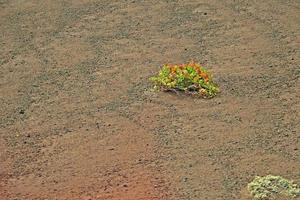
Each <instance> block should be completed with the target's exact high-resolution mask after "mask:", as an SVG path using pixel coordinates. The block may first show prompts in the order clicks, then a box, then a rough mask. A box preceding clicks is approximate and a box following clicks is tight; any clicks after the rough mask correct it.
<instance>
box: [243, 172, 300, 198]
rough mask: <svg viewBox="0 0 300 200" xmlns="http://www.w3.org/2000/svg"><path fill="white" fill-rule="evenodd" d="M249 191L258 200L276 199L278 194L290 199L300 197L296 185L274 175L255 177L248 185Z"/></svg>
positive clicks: (299, 190) (299, 191)
mask: <svg viewBox="0 0 300 200" xmlns="http://www.w3.org/2000/svg"><path fill="white" fill-rule="evenodd" d="M248 190H249V192H250V193H251V195H252V196H253V197H254V199H258V200H267V199H274V198H275V195H276V194H281V195H286V196H290V197H299V196H300V188H299V187H298V186H297V185H296V184H294V183H293V182H292V181H289V180H287V179H284V178H282V177H280V176H273V175H267V176H264V177H260V176H257V177H255V179H254V180H253V181H252V182H251V183H249V184H248Z"/></svg>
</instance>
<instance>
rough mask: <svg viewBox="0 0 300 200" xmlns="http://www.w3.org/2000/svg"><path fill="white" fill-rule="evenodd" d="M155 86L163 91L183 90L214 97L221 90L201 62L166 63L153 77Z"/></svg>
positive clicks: (188, 92)
mask: <svg viewBox="0 0 300 200" xmlns="http://www.w3.org/2000/svg"><path fill="white" fill-rule="evenodd" d="M150 80H151V81H153V82H154V87H155V88H157V89H160V90H163V91H174V92H178V91H183V92H185V93H187V94H192V95H198V96H202V97H213V96H215V95H216V94H217V93H218V92H219V88H218V86H217V85H216V84H215V83H214V82H213V80H212V76H211V74H210V73H208V72H207V70H206V69H205V68H204V67H202V66H201V65H200V64H197V63H194V62H190V63H188V64H180V65H171V64H165V65H163V66H162V68H161V69H160V71H159V73H158V75H157V76H154V77H151V78H150Z"/></svg>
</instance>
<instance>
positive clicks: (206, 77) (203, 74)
mask: <svg viewBox="0 0 300 200" xmlns="http://www.w3.org/2000/svg"><path fill="white" fill-rule="evenodd" d="M166 66H167V67H168V68H169V69H170V71H171V74H176V71H177V70H178V69H180V70H185V69H187V68H188V67H191V68H193V69H194V70H195V71H196V72H197V73H198V75H199V76H200V77H202V78H203V79H204V81H205V82H208V81H209V75H208V74H207V72H205V71H204V70H203V69H202V67H201V65H200V64H198V63H195V62H193V61H192V62H190V63H188V64H179V65H177V64H175V65H174V64H166Z"/></svg>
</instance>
